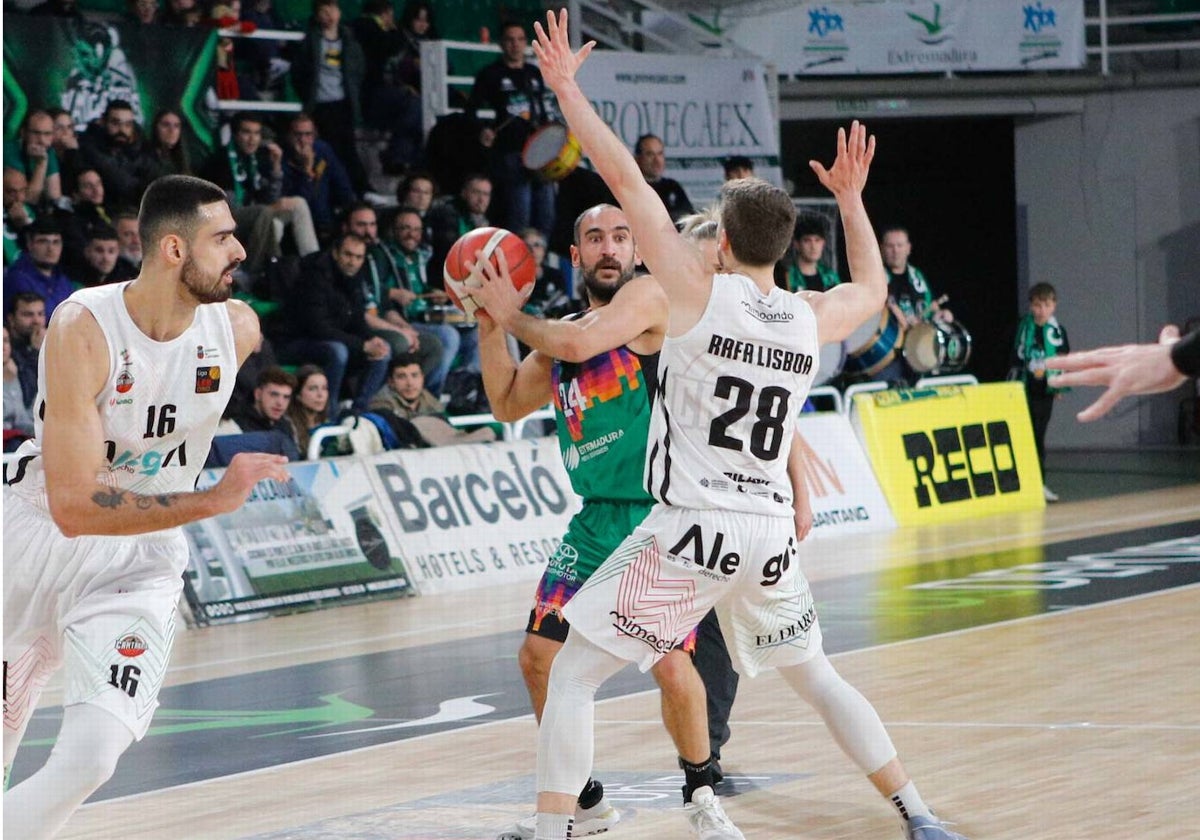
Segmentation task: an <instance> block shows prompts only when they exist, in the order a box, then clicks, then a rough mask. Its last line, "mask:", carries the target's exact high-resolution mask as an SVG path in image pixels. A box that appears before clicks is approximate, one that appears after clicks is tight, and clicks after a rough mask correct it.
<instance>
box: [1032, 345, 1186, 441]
mask: <svg viewBox="0 0 1200 840" xmlns="http://www.w3.org/2000/svg"><path fill="white" fill-rule="evenodd" d="M1177 342H1178V343H1177ZM1189 357H1190V358H1191V359H1192V362H1191V364H1192V367H1190V368H1189V367H1188V366H1187V363H1186V362H1185V363H1184V364H1183V366H1180V365H1179V362H1180V360H1183V359H1187V358H1189ZM1197 357H1200V331H1198V332H1194V333H1191V334H1189V335H1188V336H1187V338H1184V339H1182V340H1181V339H1180V338H1179V328H1178V327H1175V326H1166V327H1163V329H1162V332H1160V333H1159V334H1158V343H1157V344H1125V345H1122V346H1119V347H1101V348H1099V349H1097V350H1088V351H1087V352H1085V353H1068V354H1066V355H1065V356H1051V357H1050V358H1048V359H1046V367H1047V368H1049V369H1050V370H1060V371H1063V373H1060V374H1058V375H1057V376H1053V377H1051V379H1050V386H1051V387H1053V388H1067V387H1071V386H1073V385H1101V386H1103V387H1105V388H1106V390H1105V392H1104V393H1103V394H1101V395H1100V398H1099V399H1097V400H1096V401H1095V402H1094V403H1092V404H1091V405H1090V406H1088V407H1087V408H1086V409H1084V410H1083V411H1081V412H1079V414H1078V415H1076V416H1077V417H1078V418H1079V420H1080V421H1081V422H1084V423H1088V422H1090V421H1092V420H1098V419H1100V418H1101V417H1103V416H1104V415H1105V414H1108V412H1109V411H1111V410H1112V408H1113V406H1115V405H1116V404H1117V403H1118V402H1120V401H1121V400H1122V399H1124V398H1125V397H1128V396H1132V395H1134V394H1157V393H1160V392H1162V391H1170V390H1171V389H1172V388H1176V387H1178V386H1179V385H1182V384H1183V383H1184V382H1185V381H1187V376H1188V374H1189V373H1191V374H1200V361H1197Z"/></svg>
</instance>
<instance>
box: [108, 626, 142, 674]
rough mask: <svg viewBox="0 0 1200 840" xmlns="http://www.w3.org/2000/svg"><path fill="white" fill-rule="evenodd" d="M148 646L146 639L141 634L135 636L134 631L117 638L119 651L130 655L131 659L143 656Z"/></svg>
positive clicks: (123, 654)
mask: <svg viewBox="0 0 1200 840" xmlns="http://www.w3.org/2000/svg"><path fill="white" fill-rule="evenodd" d="M148 647H149V645H147V644H146V640H145V639H143V638H142V637H141V636H135V635H134V634H133V633H129V634H128V635H125V636H122V637H121V638H119V639H117V653H119V654H121V655H122V656H128V657H130V658H131V659H132V658H133V657H135V656H141V655H142V654H143V653H145V652H146V649H147V648H148ZM114 667H115V666H114Z"/></svg>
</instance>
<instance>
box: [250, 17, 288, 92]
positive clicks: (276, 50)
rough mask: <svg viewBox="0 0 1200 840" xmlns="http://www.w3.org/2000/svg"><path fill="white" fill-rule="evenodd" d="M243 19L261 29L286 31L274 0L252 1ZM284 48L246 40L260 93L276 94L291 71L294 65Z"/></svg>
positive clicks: (265, 40) (262, 40) (280, 44)
mask: <svg viewBox="0 0 1200 840" xmlns="http://www.w3.org/2000/svg"><path fill="white" fill-rule="evenodd" d="M242 20H244V21H248V22H250V23H253V24H254V26H255V28H257V29H260V30H262V29H274V30H280V29H283V28H284V24H283V21H281V20H280V19H279V17H278V16H277V15H276V14H275V9H274V8H273V6H272V0H252V2H251V3H250V4H249V5H248V6H247V7H246V8H245V9H243V10H242ZM283 46H284V42H283V41H272V40H270V39H268V38H247V39H246V44H245V47H246V49H245V52H244V53H243V56H244V58H245V59H246V61H248V62H249V63H250V65H251V66H252V67H253V68H254V71H255V75H256V77H257V78H256V79H255V82H256V83H257V86H258V88H259V90H263V91H270V92H272V93H274V92H276V90H277V89H278V88H280V87H281V82H282V81H283V80H284V78H286V76H287V75H288V71H289V70H291V67H292V63H291V62H290V61H288V60H287V59H286V58H284V57H283Z"/></svg>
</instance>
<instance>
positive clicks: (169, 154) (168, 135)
mask: <svg viewBox="0 0 1200 840" xmlns="http://www.w3.org/2000/svg"><path fill="white" fill-rule="evenodd" d="M146 145H147V146H148V147H149V149H150V154H151V155H152V156H153V158H154V163H155V175H154V177H155V178H161V177H162V176H163V175H194V174H195V172H193V171H192V159H191V156H190V155H188V150H187V143H185V142H183V116H182V115H181V114H180V113H179V112H178V111H175V110H172V109H171V108H166V109H164V110H161V111H159V112H158V113H157V114H155V115H154V119H153V120H151V121H150V140H149V142H148V143H147V144H146Z"/></svg>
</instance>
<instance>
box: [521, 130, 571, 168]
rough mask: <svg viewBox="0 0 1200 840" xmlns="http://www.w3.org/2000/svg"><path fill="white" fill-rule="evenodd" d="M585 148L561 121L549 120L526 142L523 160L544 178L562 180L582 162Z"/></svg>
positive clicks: (523, 162) (522, 151) (522, 154)
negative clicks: (581, 146) (582, 147)
mask: <svg viewBox="0 0 1200 840" xmlns="http://www.w3.org/2000/svg"><path fill="white" fill-rule="evenodd" d="M582 156H583V150H582V149H581V148H580V146H579V141H578V140H576V139H575V136H574V135H573V134H571V132H570V131H568V130H567V127H566V126H565V125H563V124H562V123H549V124H548V125H544V126H542V127H541V128H539V129H538V130H537V131H535V132H533V134H531V135H529V139H528V140H526V141H525V148H523V149H522V150H521V163H522V164H524V166H525V168H526V169H532V170H533V171H534V172H536V173H537V176H538V177H539V178H541V179H542V180H543V181H561V180H562V179H563V178H566V177H567V176H568V175H570V174H571V173H572V172H573V171H574V170H575V167H576V166H578V165H579V159H580V158H581V157H582Z"/></svg>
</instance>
